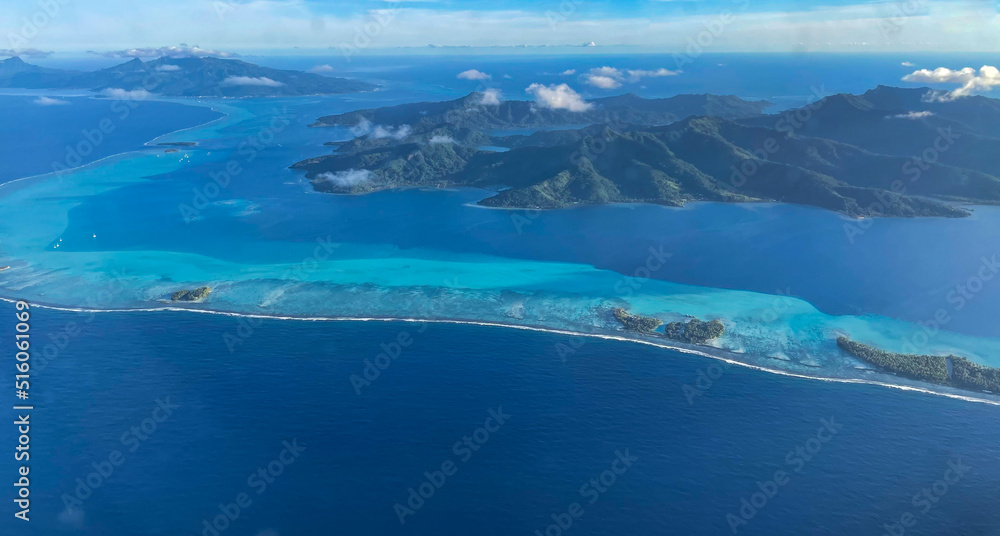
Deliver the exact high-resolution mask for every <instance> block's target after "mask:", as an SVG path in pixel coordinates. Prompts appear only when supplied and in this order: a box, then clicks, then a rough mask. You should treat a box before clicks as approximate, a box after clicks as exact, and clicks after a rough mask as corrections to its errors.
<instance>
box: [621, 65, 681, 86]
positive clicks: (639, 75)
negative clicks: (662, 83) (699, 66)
mask: <svg viewBox="0 0 1000 536" xmlns="http://www.w3.org/2000/svg"><path fill="white" fill-rule="evenodd" d="M625 73H626V74H628V77H629V80H630V81H634V82H638V81H639V80H642V79H643V78H648V77H660V76H675V75H678V74H680V71H671V70H670V69H664V68H662V67H661V68H659V69H655V70H652V71H643V70H642V69H638V70H627V71H625Z"/></svg>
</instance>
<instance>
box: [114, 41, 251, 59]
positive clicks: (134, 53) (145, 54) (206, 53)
mask: <svg viewBox="0 0 1000 536" xmlns="http://www.w3.org/2000/svg"><path fill="white" fill-rule="evenodd" d="M102 55H103V56H105V57H108V58H162V57H167V58H207V57H215V58H231V57H233V56H236V54H233V53H231V52H222V51H221V50H212V49H209V48H201V47H198V46H193V47H192V46H188V45H186V44H184V43H181V44H180V45H179V46H172V47H157V48H129V49H126V50H110V51H108V52H105V53H103V54H102Z"/></svg>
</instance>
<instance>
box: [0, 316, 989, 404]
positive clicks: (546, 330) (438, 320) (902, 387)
mask: <svg viewBox="0 0 1000 536" xmlns="http://www.w3.org/2000/svg"><path fill="white" fill-rule="evenodd" d="M0 301H4V302H7V303H16V302H18V301H21V300H15V299H11V298H6V297H0ZM31 305H32V306H33V307H39V308H42V309H50V310H54V311H64V312H71V313H90V314H101V313H161V312H177V313H200V314H210V315H220V316H230V317H236V318H257V319H265V320H291V321H299V322H408V323H427V324H456V325H471V326H484V327H495V328H510V329H520V330H525V331H534V332H539V333H551V334H555V335H567V336H570V337H589V338H592V339H603V340H609V341H617V342H626V343H637V344H644V345H646V346H653V347H656V348H662V349H665V350H672V351H675V352H680V353H682V354H689V355H697V356H701V357H706V358H709V359H715V360H718V361H722V362H725V363H727V364H730V365H738V366H741V367H746V368H749V369H753V370H757V371H761V372H767V373H770V374H777V375H779V376H786V377H789V378H797V379H803V380H814V381H825V382H833V383H844V384H854V385H873V386H878V387H887V388H890V389H899V390H901V391H911V392H916V393H923V394H928V395H936V396H943V397H946V398H951V399H955V400H962V401H964V402H973V403H978V404H987V405H991V406H1000V400H991V399H987V398H977V397H974V396H968V395H961V394H957V393H946V392H942V391H935V390H933V389H928V388H925V387H917V386H913V385H901V384H895V383H889V382H881V381H876V380H865V379H861V378H830V377H822V376H810V375H808V374H801V373H798V372H791V371H787V370H779V369H774V368H769V367H764V366H761V365H754V364H752V363H746V362H743V361H740V360H738V359H734V358H729V357H723V356H719V355H715V354H711V353H708V352H704V351H701V350H695V349H693V348H686V347H683V346H674V345H670V344H664V343H661V342H657V341H650V340H644V339H639V338H634V337H628V336H624V335H611V334H603V333H582V332H578V331H570V330H565V329H558V328H546V327H539V326H524V325H518V324H506V323H503V322H487V321H477V320H456V319H445V318H403V317H374V316H373V317H348V316H343V317H324V316H288V315H266V314H255V313H237V312H232V311H212V310H208V309H189V308H186V307H144V308H135V309H87V308H79V307H64V306H58V305H47V304H43V303H32V304H31Z"/></svg>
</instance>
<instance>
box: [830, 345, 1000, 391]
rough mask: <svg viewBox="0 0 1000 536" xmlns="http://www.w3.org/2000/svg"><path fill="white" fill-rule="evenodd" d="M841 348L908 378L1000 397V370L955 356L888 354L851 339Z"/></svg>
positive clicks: (883, 368)
mask: <svg viewBox="0 0 1000 536" xmlns="http://www.w3.org/2000/svg"><path fill="white" fill-rule="evenodd" d="M837 346H839V347H840V348H841V349H842V350H844V351H845V352H847V353H848V354H850V355H852V356H854V357H856V358H858V359H861V360H862V361H865V362H867V363H871V364H872V365H875V366H876V367H878V368H880V369H882V370H885V371H888V372H891V373H893V374H898V375H899V376H902V377H904V378H910V379H912V380H921V381H925V382H928V383H934V384H938V385H947V386H950V387H958V388H960V389H968V390H970V391H979V392H985V393H993V394H998V393H1000V369H998V368H993V367H988V366H986V365H980V364H977V363H973V362H972V361H969V360H968V359H967V358H965V357H959V356H955V355H949V356H940V355H914V354H897V353H893V352H886V351H885V350H880V349H878V348H875V347H873V346H868V345H865V344H862V343H859V342H857V341H852V340H851V339H849V338H847V337H843V336H841V337H838V338H837Z"/></svg>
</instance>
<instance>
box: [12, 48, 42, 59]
mask: <svg viewBox="0 0 1000 536" xmlns="http://www.w3.org/2000/svg"><path fill="white" fill-rule="evenodd" d="M51 55H52V52H51V51H48V50H38V49H37V48H0V56H11V57H13V56H24V57H25V58H47V57H49V56H51Z"/></svg>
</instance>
